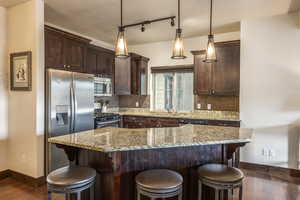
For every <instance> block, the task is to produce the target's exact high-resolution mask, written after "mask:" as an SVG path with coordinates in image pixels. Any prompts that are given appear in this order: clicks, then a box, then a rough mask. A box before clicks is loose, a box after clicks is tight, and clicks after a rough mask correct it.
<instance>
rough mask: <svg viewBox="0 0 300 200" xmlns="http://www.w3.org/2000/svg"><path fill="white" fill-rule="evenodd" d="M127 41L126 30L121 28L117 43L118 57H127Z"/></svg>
mask: <svg viewBox="0 0 300 200" xmlns="http://www.w3.org/2000/svg"><path fill="white" fill-rule="evenodd" d="M128 56H129V55H128V51H127V42H126V39H125V35H124V30H119V33H118V38H117V44H116V57H119V58H127V57H128Z"/></svg>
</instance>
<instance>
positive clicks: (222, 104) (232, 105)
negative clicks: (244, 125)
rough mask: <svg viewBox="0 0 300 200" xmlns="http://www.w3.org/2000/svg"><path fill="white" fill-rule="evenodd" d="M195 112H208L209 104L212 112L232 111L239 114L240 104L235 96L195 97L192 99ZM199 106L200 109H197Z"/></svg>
mask: <svg viewBox="0 0 300 200" xmlns="http://www.w3.org/2000/svg"><path fill="white" fill-rule="evenodd" d="M194 98H195V99H194V102H195V105H194V109H195V110H209V109H208V107H209V106H208V104H210V106H211V109H210V110H212V111H233V112H239V107H240V102H239V97H236V96H197V95H195V97H194ZM198 104H200V107H201V108H200V109H198Z"/></svg>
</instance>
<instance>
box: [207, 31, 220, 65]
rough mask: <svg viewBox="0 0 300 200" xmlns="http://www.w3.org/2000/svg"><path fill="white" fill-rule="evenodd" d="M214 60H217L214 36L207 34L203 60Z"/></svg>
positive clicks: (210, 61) (208, 61)
mask: <svg viewBox="0 0 300 200" xmlns="http://www.w3.org/2000/svg"><path fill="white" fill-rule="evenodd" d="M216 61H217V55H216V48H215V42H214V36H213V35H209V36H208V43H207V48H206V55H205V60H204V62H207V63H212V62H216Z"/></svg>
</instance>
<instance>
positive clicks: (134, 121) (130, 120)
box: [122, 115, 240, 128]
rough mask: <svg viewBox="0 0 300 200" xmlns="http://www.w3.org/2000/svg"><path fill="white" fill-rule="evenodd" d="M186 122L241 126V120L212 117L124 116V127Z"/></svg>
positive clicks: (161, 125) (162, 125)
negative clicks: (212, 118)
mask: <svg viewBox="0 0 300 200" xmlns="http://www.w3.org/2000/svg"><path fill="white" fill-rule="evenodd" d="M186 124H194V125H210V126H228V127H240V121H232V120H210V119H186V118H185V119H181V118H167V117H145V116H132V115H130V116H129V115H124V116H123V118H122V127H123V128H160V127H179V126H183V125H186Z"/></svg>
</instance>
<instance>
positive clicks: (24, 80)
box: [10, 51, 32, 91]
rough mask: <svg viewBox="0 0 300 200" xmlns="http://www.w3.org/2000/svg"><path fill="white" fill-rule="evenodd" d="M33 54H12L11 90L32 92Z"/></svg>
mask: <svg viewBox="0 0 300 200" xmlns="http://www.w3.org/2000/svg"><path fill="white" fill-rule="evenodd" d="M31 76H32V74H31V52H30V51H26V52H20V53H12V54H10V89H11V90H16V91H31Z"/></svg>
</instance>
